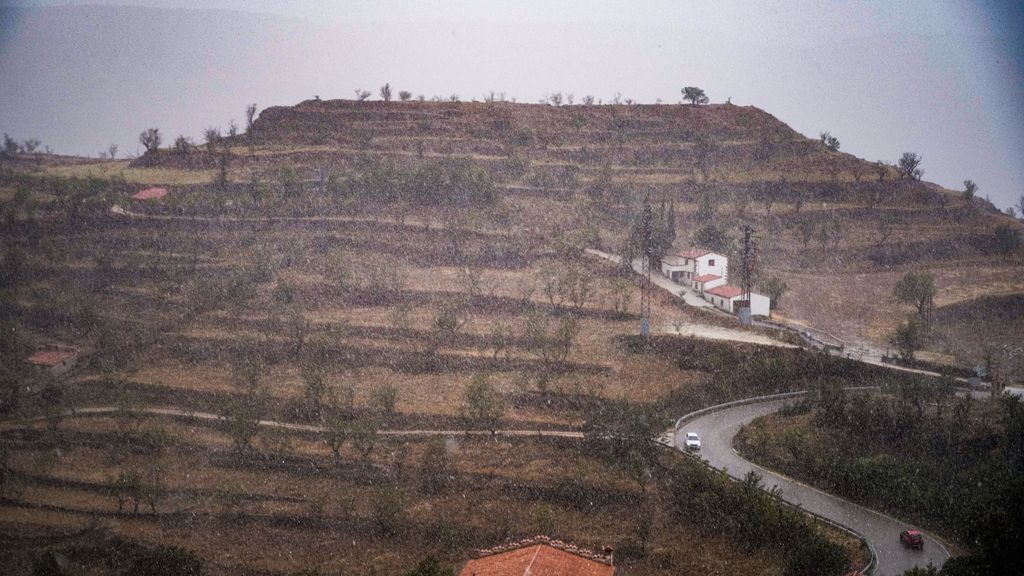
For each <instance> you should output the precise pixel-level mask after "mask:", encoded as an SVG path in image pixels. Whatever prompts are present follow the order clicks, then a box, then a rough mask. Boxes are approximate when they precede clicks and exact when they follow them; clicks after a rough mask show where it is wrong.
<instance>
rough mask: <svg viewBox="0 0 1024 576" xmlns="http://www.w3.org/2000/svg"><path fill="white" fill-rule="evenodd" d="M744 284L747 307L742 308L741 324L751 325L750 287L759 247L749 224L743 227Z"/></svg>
mask: <svg viewBox="0 0 1024 576" xmlns="http://www.w3.org/2000/svg"><path fill="white" fill-rule="evenodd" d="M741 261H742V264H743V270H742V284H741V285H740V288H742V289H743V295H742V296H743V301H744V302H746V307H745V308H744V307H740V309H739V316H740V323H741V324H750V323H751V305H750V292H751V290H750V286H751V284H753V278H754V269H755V267H756V266H757V245H756V240H755V237H754V229H753V228H751V227H750V225H749V224H744V225H743V254H742V260H741Z"/></svg>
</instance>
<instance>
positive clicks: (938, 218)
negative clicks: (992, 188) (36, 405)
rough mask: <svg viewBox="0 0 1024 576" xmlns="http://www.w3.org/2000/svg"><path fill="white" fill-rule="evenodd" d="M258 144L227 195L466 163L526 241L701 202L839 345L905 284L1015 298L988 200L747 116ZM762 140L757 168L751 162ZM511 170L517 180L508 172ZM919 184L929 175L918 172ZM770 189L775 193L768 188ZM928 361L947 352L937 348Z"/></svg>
mask: <svg viewBox="0 0 1024 576" xmlns="http://www.w3.org/2000/svg"><path fill="white" fill-rule="evenodd" d="M254 133H255V136H256V138H255V141H256V147H255V149H254V150H251V151H250V150H248V149H247V147H246V142H247V141H246V139H245V137H244V136H242V137H239V138H238V140H237V142H234V143H233V145H234V147H233V149H232V152H233V153H234V155H235V157H234V160H232V163H231V178H232V179H233V180H234V181H236V182H239V183H245V182H248V181H249V179H250V177H251V176H250V174H251V173H252V172H254V171H255V172H257V173H262V174H263V176H264V179H265V180H264V181H266V182H268V183H273V182H276V180H277V174H278V171H279V170H280V168H281V167H282V166H291V167H294V168H296V169H297V170H298V171H299V173H300V174H301V175H302V176H303V177H304V178H306V179H310V180H312V179H315V178H317V177H318V175H320V174H323V173H324V171H325V170H327V171H334V172H336V173H341V174H345V173H347V172H348V171H350V170H360V169H362V168H361V166H362V164H361V162H363V160H361V159H365V158H366V157H368V156H374V157H378V158H387V159H390V160H392V161H395V162H398V163H411V162H417V161H420V158H423V159H426V160H430V159H437V158H450V157H463V158H469V159H471V160H472V161H474V162H477V163H478V164H480V165H481V166H483V167H485V168H487V169H488V170H490V171H491V172H492V174H493V175H494V177H495V180H496V181H497V182H498V183H499V184H500V185H501V186H503V187H505V189H506V190H507V192H508V194H507V195H506V201H507V204H508V205H509V206H510V207H511V208H512V217H513V219H515V220H516V221H517V223H518V224H519V225H521V226H522V227H525V228H529V229H533V230H537V231H539V232H541V234H542V235H545V236H550V233H551V231H553V230H554V231H558V230H573V229H581V228H582V226H583V225H589V226H594V223H595V222H596V223H597V224H596V226H597V228H598V229H599V234H598V238H599V239H600V240H601V241H602V242H605V243H606V246H607V247H610V248H612V249H614V248H615V247H616V245H617V243H618V238H619V237H620V236H621V233H622V228H623V227H622V224H621V223H622V215H623V213H624V212H625V210H626V207H627V206H628V205H630V204H631V203H635V202H636V201H637V200H638V199H639V198H642V197H643V195H644V194H650V195H651V196H652V198H653V199H654V200H655V201H658V200H673V201H675V202H676V207H677V214H678V215H679V218H678V224H679V230H678V237H679V241H678V244H679V245H680V246H682V245H685V244H688V243H690V238H691V236H692V233H693V231H694V230H695V229H696V227H697V226H698V225H699V224H700V223H699V222H697V221H696V218H695V211H696V199H697V198H698V196H699V194H700V193H701V191H702V190H712V191H714V192H715V194H716V197H717V198H718V200H719V206H718V213H719V216H720V218H721V222H722V224H723V226H725V227H726V228H727V229H728V230H730V231H731V232H732V233H733V237H734V238H735V237H736V236H737V235H738V234H737V233H736V231H737V230H738V229H739V226H740V225H742V224H751V225H752V226H753V227H754V228H755V230H756V231H757V232H758V234H759V235H760V236H761V246H762V251H761V263H760V265H761V268H762V270H763V271H764V272H765V273H768V274H777V275H781V276H783V277H785V278H786V279H787V281H788V283H789V285H790V287H791V291H790V293H789V294H788V296H787V297H786V299H785V300H784V302H783V307H782V309H781V310H780V313H782V314H783V315H786V316H789V317H791V318H793V319H796V320H800V321H803V322H807V323H809V324H812V325H815V326H820V327H822V328H825V329H827V330H830V331H832V332H835V333H837V334H838V335H840V336H841V337H843V338H847V339H850V340H861V339H863V340H868V341H870V342H873V343H875V344H881V343H884V341H885V338H886V335H887V334H888V333H889V332H891V330H892V329H893V327H894V326H895V325H896V323H897V322H898V321H899V320H900V319H902V318H903V317H904V315H905V314H906V312H907V309H905V308H904V307H901V306H897V305H895V304H893V303H892V302H891V301H890V298H889V295H890V294H891V292H892V285H893V284H894V283H895V281H896V280H897V279H898V278H899V277H900V276H901V275H902V274H903V273H905V272H906V271H908V270H919V269H929V270H931V271H933V272H934V273H935V274H936V276H937V279H938V285H939V288H940V295H939V304H941V305H946V304H953V303H956V302H966V301H970V300H972V299H974V298H976V297H979V296H985V295H988V294H1007V293H1014V292H1024V274H1022V273H1021V270H1022V267H1021V263H1022V259H1021V254H1020V253H1019V251H1018V253H1017V254H1013V255H1009V256H1007V255H1003V254H1000V253H998V251H997V250H996V248H995V243H994V241H993V238H994V236H993V231H994V229H995V228H996V226H998V225H1000V224H1010V225H1011V226H1015V227H1017V228H1019V227H1020V224H1019V223H1011V221H1010V220H1009V219H1008V218H1007V217H1005V216H1003V215H1001V214H999V213H998V212H997V211H996V210H995V209H994V208H993V207H992V206H991V204H989V203H988V202H986V201H984V200H981V199H977V200H976V202H975V204H974V207H973V209H972V210H967V209H966V208H965V207H964V205H963V202H962V200H961V199H960V197H959V194H958V193H956V192H953V191H949V190H944V189H943V188H941V187H940V186H937V185H935V184H931V183H927V182H908V181H901V180H897V175H896V173H895V171H894V170H892V169H888V170H887V171H886V172H885V173H884V180H882V181H880V180H879V175H878V174H877V173H876V171H875V169H876V165H875V163H874V162H869V161H866V160H862V159H859V158H856V157H854V156H852V155H850V154H846V153H841V152H840V153H834V152H829V151H828V150H826V149H825V148H824V147H823V146H822V145H821V143H820V142H818V141H817V140H814V139H809V138H805V137H804V136H802V135H800V134H798V133H797V132H795V131H794V130H792V129H791V128H789V127H788V126H787V125H786V124H784V123H783V122H781V121H779V120H778V119H777V118H775V117H773V116H772V115H770V114H768V113H767V112H764V111H762V110H759V109H757V108H754V107H740V106H733V105H730V104H721V105H708V106H701V107H692V106H686V105H631V106H625V105H614V106H611V105H606V106H581V105H577V106H561V107H554V106H547V105H538V104H516V103H476V102H469V103H465V102H463V103H455V102H390V103H385V102H377V101H374V102H355V101H350V100H335V101H305V102H302V103H300V104H298V105H296V106H290V107H284V106H275V107H270V108H267V109H265V110H263V111H262V112H261V113H260V115H259V117H258V118H257V120H256V123H255V128H254ZM706 136H710V137H712V138H713V139H714V140H715V141H717V142H718V143H719V147H718V150H717V152H716V153H715V154H714V155H713V158H712V161H711V168H710V171H709V174H708V177H707V178H705V177H704V175H702V174H700V171H699V170H697V169H696V158H695V148H696V147H695V143H696V141H697V140H698V138H700V137H706ZM839 136H840V137H841V136H842V135H839ZM766 140H767V141H769V142H771V154H770V157H769V158H768V160H767V161H766V160H764V158H763V156H762V155H760V154H759V151H761V150H763V148H764V142H765V141H766ZM900 152H901V151H900V150H894V151H893V154H892V157H891V158H888V159H887V160H889V161H893V160H895V158H896V157H897V156H898V155H899V153H900ZM510 157H513V158H516V159H517V160H518V161H520V166H523V165H525V166H527V169H526V170H525V172H523V171H518V172H517V171H515V170H510V169H509V164H510V162H509V158H510ZM523 161H525V164H523ZM150 163H151V164H152V166H151V167H147V168H131V169H127V170H126V169H124V167H123V166H122V167H119V169H120V170H122V171H123V172H124V173H125V175H126V177H128V179H129V180H133V181H148V182H155V181H154V180H152V179H150V180H144V179H142V180H140V177H139V174H140V173H151V174H154V175H156V174H162V173H165V172H166V173H167V174H168V176H167V177H166V178H167V183H168V184H181V185H184V184H186V183H193V181H194V177H198V176H199V175H202V176H203V177H204V178H207V179H208V180H207V181H209V179H212V175H211V174H212V172H213V171H212V170H203V169H202V168H203V167H207V166H210V165H212V164H213V157H212V156H209V155H208V154H207V153H206V152H205V151H202V150H200V151H197V152H194V153H193V154H192V155H191V156H190V157H182V156H180V155H175V154H173V153H171V152H169V151H161V154H160V155H159V156H158V157H157V158H156V159H155V160H153V161H150ZM107 164H110V163H107ZM72 168H73V169H74V171H75V173H81V171H82V170H91V169H92V168H91V167H82V166H78V165H76V166H73V167H72ZM923 168H924V169H925V171H926V173H927V169H928V163H927V159H925V162H924V164H923ZM69 169H70V168H61V170H63V171H65V172H66V171H67V170H69ZM608 169H610V176H611V178H612V184H611V185H610V186H608V189H607V190H606V192H605V194H604V199H603V201H602V203H603V204H605V205H606V210H605V215H604V216H602V217H600V218H594V217H593V213H592V212H590V208H589V207H588V204H587V202H586V201H585V194H583V193H582V192H584V191H585V190H586V189H587V188H588V187H589V186H591V185H592V184H593V183H594V182H595V181H596V180H597V179H598V178H599V176H600V175H601V173H602V171H604V170H608ZM57 171H58V172H60V170H57ZM108 172H109V171H108ZM105 173H106V172H105ZM965 177H976V178H977V179H979V180H980V179H981V177H980V176H975V175H965ZM781 178H785V179H786V182H787V185H786V186H785V187H784V188H782V189H781V190H778V191H775V192H772V189H771V187H769V186H766V184H768V183H774V182H777V181H779V179H781ZM157 180H161V178H157ZM239 192H241V191H239ZM243 196H244V193H243ZM766 197H767V198H770V199H771V201H772V204H771V206H769V205H768V204H766V203H765V202H764V199H765V198H766ZM798 205H799V207H800V209H799V211H798V210H797V207H798ZM311 210H312V209H311ZM608 215H610V217H608ZM884 221H890V223H889V224H883V222H884ZM801 229H803V233H802V232H801ZM836 231H838V232H836ZM886 236H888V237H887V238H886ZM883 238H884V239H885V240H884V241H883ZM935 350H936V351H940V352H943V351H946V352H952V350H950V349H949V348H948V347H946V346H942V345H938V344H937V345H936V348H935Z"/></svg>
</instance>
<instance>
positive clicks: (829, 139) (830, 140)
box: [821, 130, 839, 152]
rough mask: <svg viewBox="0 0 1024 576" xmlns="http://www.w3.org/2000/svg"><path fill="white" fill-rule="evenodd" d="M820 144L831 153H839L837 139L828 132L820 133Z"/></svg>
mask: <svg viewBox="0 0 1024 576" xmlns="http://www.w3.org/2000/svg"><path fill="white" fill-rule="evenodd" d="M821 143H822V144H824V145H825V148H827V149H829V150H831V151H832V152H839V138H836V137H835V136H833V135H832V134H830V133H829V131H828V130H826V131H824V132H822V133H821Z"/></svg>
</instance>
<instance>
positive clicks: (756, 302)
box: [750, 292, 772, 318]
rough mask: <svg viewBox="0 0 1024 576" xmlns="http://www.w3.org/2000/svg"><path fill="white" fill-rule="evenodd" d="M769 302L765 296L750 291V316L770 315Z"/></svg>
mask: <svg viewBox="0 0 1024 576" xmlns="http://www.w3.org/2000/svg"><path fill="white" fill-rule="evenodd" d="M771 304H772V301H771V299H770V298H768V297H767V296H765V295H763V294H758V293H756V292H751V293H750V314H751V315H752V316H764V317H765V318H768V317H770V316H771V315H772V312H771Z"/></svg>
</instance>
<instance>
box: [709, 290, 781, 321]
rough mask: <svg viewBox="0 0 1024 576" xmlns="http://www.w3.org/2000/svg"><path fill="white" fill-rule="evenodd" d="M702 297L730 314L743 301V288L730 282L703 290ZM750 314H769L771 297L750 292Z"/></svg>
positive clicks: (736, 309)
mask: <svg viewBox="0 0 1024 576" xmlns="http://www.w3.org/2000/svg"><path fill="white" fill-rule="evenodd" d="M704 298H705V299H706V300H707V301H708V302H711V303H712V304H714V305H715V306H716V307H717V308H719V309H721V310H725V311H726V312H728V313H730V314H735V313H736V312H737V311H738V308H739V306H737V304H738V303H740V302H743V301H744V300H743V289H742V288H740V287H738V286H733V285H731V284H722V285H720V286H715V287H714V288H709V289H707V290H705V291H704ZM750 314H751V316H764V317H765V318H768V317H769V316H771V299H770V298H768V297H767V296H765V295H763V294H758V293H756V292H751V293H750Z"/></svg>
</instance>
